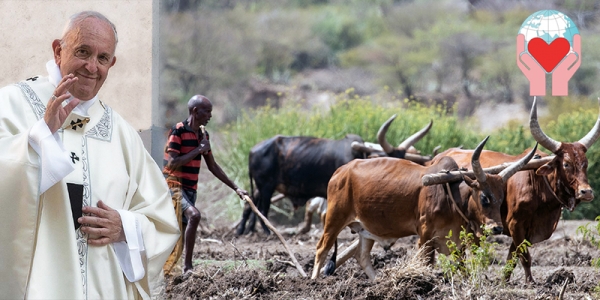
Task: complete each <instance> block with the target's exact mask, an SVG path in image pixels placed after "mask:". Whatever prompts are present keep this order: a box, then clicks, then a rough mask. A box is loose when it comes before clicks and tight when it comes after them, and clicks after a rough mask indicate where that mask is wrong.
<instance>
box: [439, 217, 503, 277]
mask: <svg viewBox="0 0 600 300" xmlns="http://www.w3.org/2000/svg"><path fill="white" fill-rule="evenodd" d="M459 234H460V244H459V245H457V244H456V243H455V242H453V241H452V240H450V238H452V231H450V232H449V233H448V235H447V236H446V239H448V241H446V245H447V246H448V250H449V252H450V254H449V255H444V254H440V255H439V258H438V265H439V266H440V268H441V269H442V272H443V273H444V276H445V277H446V278H447V279H449V280H450V281H452V282H454V280H455V279H459V278H462V279H465V280H466V281H467V282H468V283H469V284H470V285H471V286H473V287H475V288H477V287H480V286H481V285H482V284H483V276H482V275H483V273H484V272H485V271H487V269H488V267H489V266H490V265H491V264H492V262H493V261H494V256H495V250H494V247H495V246H496V243H493V242H488V241H487V237H488V236H490V235H491V234H492V233H491V230H489V229H487V230H484V233H483V236H482V237H481V238H479V239H478V241H477V239H475V236H474V235H473V233H467V232H466V230H465V229H464V228H463V230H461V232H460V233H459ZM457 277H458V278H457Z"/></svg>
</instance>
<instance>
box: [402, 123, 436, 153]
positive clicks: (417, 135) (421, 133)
mask: <svg viewBox="0 0 600 300" xmlns="http://www.w3.org/2000/svg"><path fill="white" fill-rule="evenodd" d="M432 125H433V120H430V121H429V124H427V126H425V127H423V129H421V130H419V131H418V132H417V133H415V134H413V135H411V136H410V137H409V138H407V139H406V140H404V142H402V143H401V144H400V145H398V149H400V150H408V148H410V146H412V145H414V144H415V143H416V142H418V141H420V140H421V139H422V138H423V137H424V136H425V135H426V134H427V132H429V129H431V126H432Z"/></svg>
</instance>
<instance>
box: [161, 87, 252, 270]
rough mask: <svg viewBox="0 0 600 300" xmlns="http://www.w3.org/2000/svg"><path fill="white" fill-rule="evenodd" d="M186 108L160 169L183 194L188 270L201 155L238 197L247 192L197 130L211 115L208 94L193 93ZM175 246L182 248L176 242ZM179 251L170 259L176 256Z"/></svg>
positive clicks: (195, 225)
mask: <svg viewBox="0 0 600 300" xmlns="http://www.w3.org/2000/svg"><path fill="white" fill-rule="evenodd" d="M188 111H189V116H188V118H187V119H186V120H185V121H183V122H179V123H177V124H175V126H173V128H171V132H170V133H169V139H168V141H167V145H166V147H165V159H164V164H165V166H164V169H163V173H164V174H165V176H166V179H167V183H168V184H169V188H170V189H171V192H172V193H173V194H181V196H182V197H181V198H180V201H181V212H182V213H183V216H184V218H183V230H182V231H181V232H182V234H183V238H184V239H183V245H185V257H184V267H183V271H184V272H187V271H191V270H192V268H193V266H192V255H193V252H194V244H195V241H196V231H197V229H198V224H199V223H200V212H199V211H198V209H197V208H196V206H195V204H196V190H197V187H198V173H199V172H200V163H201V159H202V157H204V161H205V163H206V166H207V167H208V170H209V171H210V172H211V173H213V175H215V176H216V177H217V178H218V179H219V180H221V181H222V182H223V183H225V184H226V185H227V186H229V187H230V188H231V189H233V190H234V191H235V192H236V193H237V194H238V196H240V198H243V196H244V195H248V192H246V191H245V190H243V189H240V188H239V187H238V186H237V185H236V184H235V183H234V182H233V181H232V180H231V179H229V177H227V175H226V174H225V172H223V169H221V167H220V166H219V164H217V162H216V161H215V159H214V157H213V155H212V152H211V148H210V142H209V134H208V132H206V131H204V132H202V131H201V130H200V125H206V124H207V123H208V121H209V120H210V118H211V116H212V114H211V112H212V104H211V103H210V101H209V100H208V98H206V97H204V96H202V95H195V96H193V97H192V98H191V99H190V101H188ZM186 223H187V224H186ZM177 247H180V248H181V246H180V245H179V244H178V246H177ZM176 250H177V249H176ZM179 251H181V250H179ZM178 254H179V253H178ZM178 254H177V255H176V258H175V261H173V262H172V263H175V262H176V260H177V259H178V258H179V255H178Z"/></svg>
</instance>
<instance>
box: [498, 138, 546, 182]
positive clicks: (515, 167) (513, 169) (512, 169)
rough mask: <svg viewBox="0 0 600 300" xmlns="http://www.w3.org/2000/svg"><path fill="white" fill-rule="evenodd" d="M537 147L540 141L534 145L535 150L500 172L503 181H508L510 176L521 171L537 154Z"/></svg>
mask: <svg viewBox="0 0 600 300" xmlns="http://www.w3.org/2000/svg"><path fill="white" fill-rule="evenodd" d="M537 147H538V143H535V147H533V150H531V152H529V154H527V155H526V156H525V157H523V158H521V159H519V161H517V162H515V163H514V164H511V165H510V166H509V167H508V168H506V169H504V170H502V172H500V173H499V174H498V175H499V176H500V177H502V181H504V182H507V181H508V179H509V178H510V176H513V175H515V173H517V172H519V171H520V170H521V169H522V168H523V167H524V166H525V165H526V164H527V163H528V162H529V161H530V160H531V158H532V157H533V155H534V154H535V151H536V150H537Z"/></svg>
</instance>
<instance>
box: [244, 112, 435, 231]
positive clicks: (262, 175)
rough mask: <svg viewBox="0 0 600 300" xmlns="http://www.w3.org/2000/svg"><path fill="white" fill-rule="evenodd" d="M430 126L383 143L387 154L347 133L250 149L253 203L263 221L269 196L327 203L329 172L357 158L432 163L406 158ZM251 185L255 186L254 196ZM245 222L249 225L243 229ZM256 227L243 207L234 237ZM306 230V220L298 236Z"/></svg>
mask: <svg viewBox="0 0 600 300" xmlns="http://www.w3.org/2000/svg"><path fill="white" fill-rule="evenodd" d="M395 117H396V116H395V115H394V116H393V117H391V118H390V119H389V120H388V121H386V122H385V123H384V124H383V125H382V126H381V128H380V129H379V132H378V139H379V141H383V140H385V134H386V132H387V129H388V128H389V126H390V124H391V122H392V121H393V120H394V118H395ZM431 125H432V122H430V123H429V124H428V125H427V126H426V127H425V128H423V129H421V130H420V131H419V132H417V133H415V134H413V135H412V136H411V137H409V138H408V139H406V140H405V141H404V142H402V143H401V144H400V145H399V146H398V147H396V148H394V147H391V146H389V144H387V145H386V146H388V147H384V148H385V149H386V150H387V151H383V150H382V148H381V147H377V146H378V145H377V144H369V143H364V141H363V139H362V138H361V137H360V136H358V135H355V134H348V135H346V137H345V138H343V139H340V140H331V139H324V138H315V137H306V136H281V135H276V136H274V137H272V138H270V139H268V140H264V141H262V142H260V143H258V144H257V145H255V146H254V147H252V149H251V150H250V154H249V157H248V173H249V176H250V188H251V189H250V191H251V195H252V201H253V202H254V204H255V205H256V207H257V208H258V210H259V211H260V212H261V213H262V214H263V215H264V216H265V217H267V216H268V213H269V208H270V206H271V197H272V196H273V193H274V192H275V191H277V192H279V193H281V194H283V195H285V197H287V198H288V199H290V200H291V201H292V204H293V205H294V208H298V207H300V206H304V205H305V204H306V202H307V201H308V200H309V199H311V198H314V197H323V198H325V197H327V184H328V183H329V179H331V176H332V175H333V173H334V172H335V171H336V170H337V169H338V168H339V167H341V166H342V165H344V164H346V163H348V162H350V161H351V160H353V159H355V158H367V157H369V156H370V155H372V156H375V157H378V156H390V157H397V158H406V159H410V160H413V161H415V162H418V163H424V162H425V161H428V160H431V157H430V156H420V155H417V154H411V153H407V149H409V148H410V147H411V146H412V145H413V144H414V143H416V142H417V141H419V140H420V139H421V138H422V137H423V136H425V134H426V133H427V132H428V131H429V129H430V128H431ZM386 143H387V142H386ZM254 184H256V191H255V190H254ZM248 220H250V222H249V223H248V227H247V228H246V223H247V222H248ZM255 225H256V216H255V215H254V214H253V213H252V210H251V209H250V207H249V205H246V206H245V207H244V211H243V213H242V220H241V221H240V223H239V224H238V226H237V230H236V234H237V235H242V234H244V233H248V232H250V231H255ZM261 225H262V227H263V230H264V231H265V233H267V234H269V233H270V230H269V229H268V228H267V227H266V225H265V224H264V223H263V222H262V220H261ZM308 230H310V218H307V219H306V222H305V224H304V226H303V227H302V228H301V229H300V231H299V233H306V232H308Z"/></svg>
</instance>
